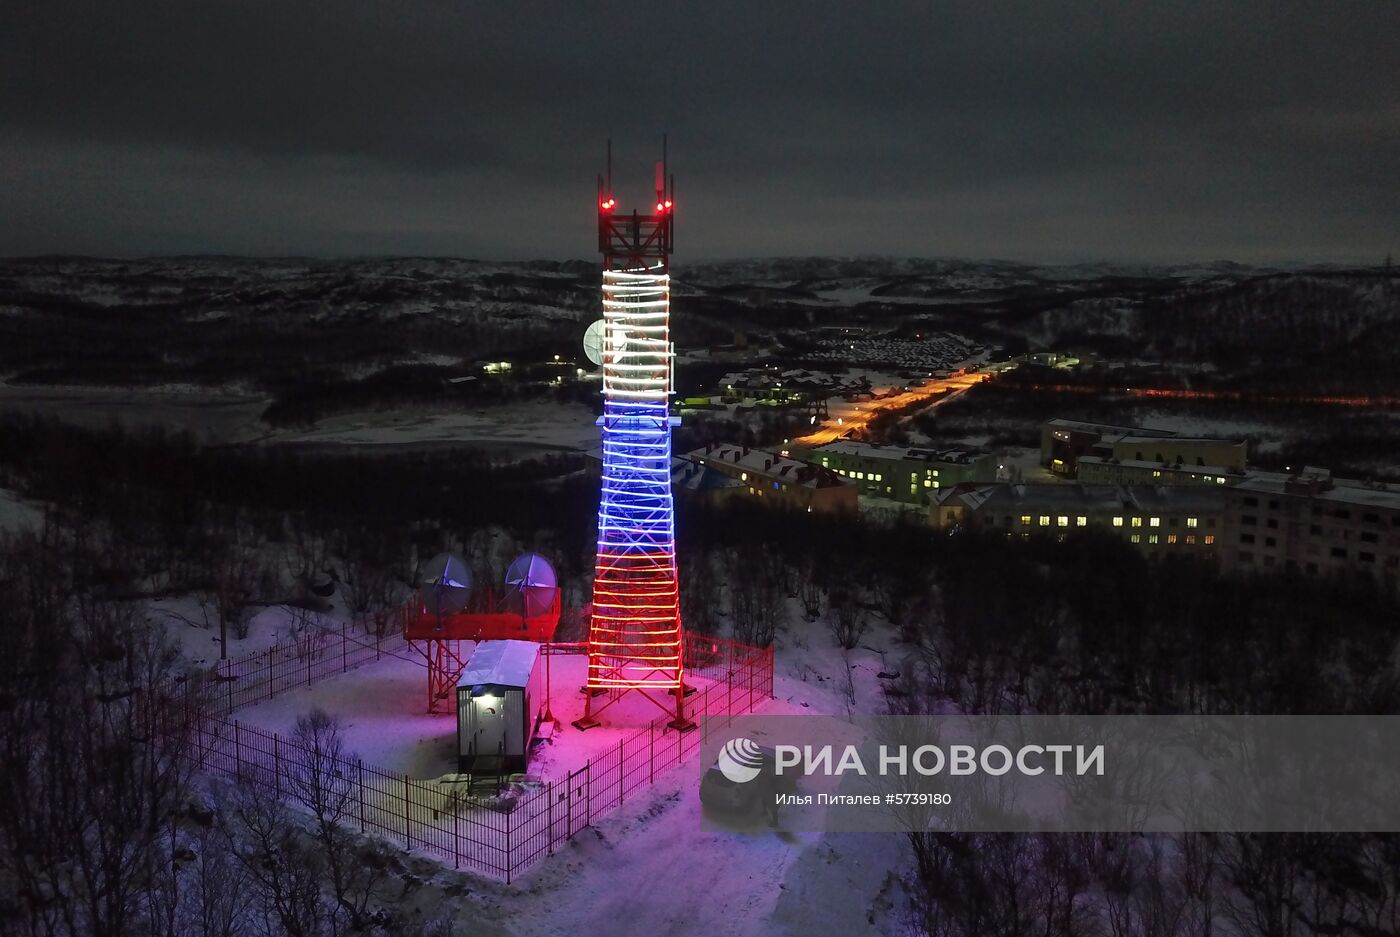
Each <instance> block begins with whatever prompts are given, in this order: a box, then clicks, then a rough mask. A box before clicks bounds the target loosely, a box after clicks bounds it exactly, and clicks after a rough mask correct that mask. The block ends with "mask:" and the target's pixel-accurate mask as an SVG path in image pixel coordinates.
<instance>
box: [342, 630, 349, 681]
mask: <svg viewBox="0 0 1400 937" xmlns="http://www.w3.org/2000/svg"><path fill="white" fill-rule="evenodd" d="M345 644H346V641H345V628H344V627H342V628H341V629H340V672H341V673H345V672H346V671H347V670H349V669H350V661H349V655H348V653H347V652H346V649H345Z"/></svg>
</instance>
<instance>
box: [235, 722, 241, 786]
mask: <svg viewBox="0 0 1400 937" xmlns="http://www.w3.org/2000/svg"><path fill="white" fill-rule="evenodd" d="M233 776H234V777H235V778H237V779H238V783H239V784H242V783H243V744H242V742H241V740H240V739H239V729H238V720H237V719H235V720H233Z"/></svg>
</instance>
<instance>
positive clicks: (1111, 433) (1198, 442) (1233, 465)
mask: <svg viewBox="0 0 1400 937" xmlns="http://www.w3.org/2000/svg"><path fill="white" fill-rule="evenodd" d="M1084 457H1092V458H1094V459H1096V460H1098V465H1102V464H1103V463H1109V464H1110V465H1112V464H1115V463H1116V464H1118V465H1123V464H1125V463H1132V469H1133V471H1134V472H1135V471H1136V468H1137V467H1138V466H1139V465H1141V466H1142V467H1143V469H1144V470H1145V471H1147V472H1151V471H1152V470H1153V469H1158V470H1162V469H1168V468H1173V469H1186V470H1187V472H1188V474H1189V472H1190V471H1191V468H1192V466H1194V467H1195V470H1196V471H1197V472H1200V473H1202V474H1204V473H1205V472H1206V471H1207V470H1209V471H1210V473H1211V474H1213V475H1221V474H1227V475H1228V474H1239V473H1242V472H1243V471H1244V470H1245V466H1246V465H1247V464H1248V460H1249V444H1248V443H1247V442H1245V440H1243V439H1214V438H1210V437H1206V436H1185V435H1182V434H1180V433H1176V432H1173V431H1171V430H1160V429H1144V428H1143V427H1138V426H1113V425H1111V424H1107V423H1087V422H1084V421H1082V420H1063V419H1055V420H1049V421H1047V422H1046V423H1044V424H1043V425H1042V426H1041V427H1040V462H1041V464H1042V465H1044V466H1045V467H1046V468H1048V469H1049V470H1050V471H1052V472H1054V473H1055V474H1057V475H1064V476H1066V477H1068V478H1074V477H1076V476H1077V473H1078V471H1079V462H1080V459H1081V458H1084ZM1098 465H1096V469H1097V470H1098V471H1099V472H1100V477H1102V474H1103V472H1105V471H1108V470H1106V469H1099V468H1098ZM1120 474H1121V473H1120ZM1084 481H1089V479H1084ZM1136 481H1138V479H1137V478H1132V479H1128V478H1126V477H1125V480H1124V482H1117V484H1123V483H1128V484H1131V483H1133V482H1136ZM1150 483H1151V484H1162V481H1161V480H1160V479H1159V478H1153V479H1152V480H1151V482H1150Z"/></svg>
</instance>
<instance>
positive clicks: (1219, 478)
mask: <svg viewBox="0 0 1400 937" xmlns="http://www.w3.org/2000/svg"><path fill="white" fill-rule="evenodd" d="M1215 483H1216V484H1217V485H1223V484H1225V476H1224V475H1217V476H1216V478H1215Z"/></svg>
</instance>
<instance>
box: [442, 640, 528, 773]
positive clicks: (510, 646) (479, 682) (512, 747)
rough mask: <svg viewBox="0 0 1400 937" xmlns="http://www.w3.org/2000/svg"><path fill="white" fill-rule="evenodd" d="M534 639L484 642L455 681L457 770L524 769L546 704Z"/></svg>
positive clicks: (502, 770) (479, 645)
mask: <svg viewBox="0 0 1400 937" xmlns="http://www.w3.org/2000/svg"><path fill="white" fill-rule="evenodd" d="M539 659H540V646H539V645H538V644H536V643H535V642H533V641H485V642H483V643H481V644H478V645H477V646H476V649H475V650H474V651H473V652H472V656H471V659H470V660H468V661H467V665H466V668H465V669H463V671H462V676H461V677H460V678H459V679H458V681H457V765H458V770H459V771H473V772H493V771H494V772H501V773H505V772H508V771H523V770H524V768H525V763H526V761H527V759H528V757H529V751H530V743H531V742H532V741H533V740H534V737H535V729H536V728H537V727H538V726H539V721H540V712H541V711H542V710H543V708H544V703H545V699H544V670H543V668H541V667H540V666H539Z"/></svg>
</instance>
